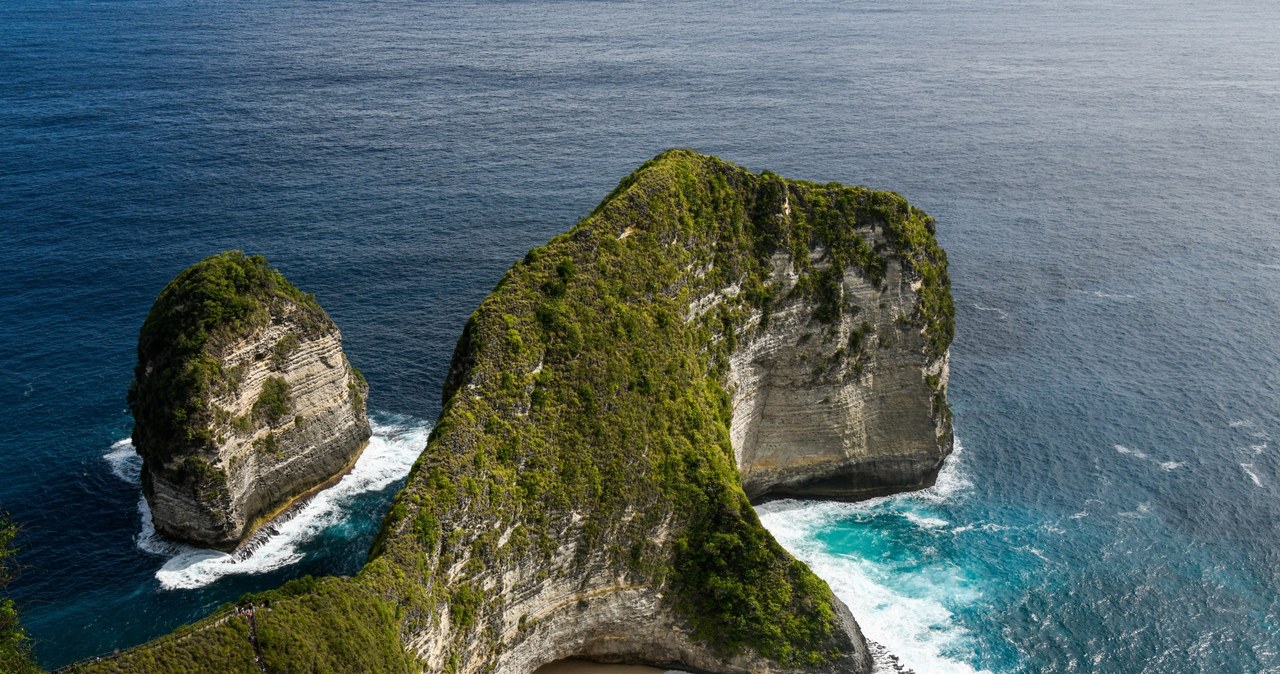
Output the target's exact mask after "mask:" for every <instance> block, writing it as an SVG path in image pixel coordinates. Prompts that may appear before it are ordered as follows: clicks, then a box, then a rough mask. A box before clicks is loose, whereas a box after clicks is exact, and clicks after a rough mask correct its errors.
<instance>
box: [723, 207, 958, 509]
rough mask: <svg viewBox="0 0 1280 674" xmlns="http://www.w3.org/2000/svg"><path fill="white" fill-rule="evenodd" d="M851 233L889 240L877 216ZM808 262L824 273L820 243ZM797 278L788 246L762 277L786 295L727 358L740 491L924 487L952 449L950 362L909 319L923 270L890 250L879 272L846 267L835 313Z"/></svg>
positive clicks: (841, 496) (864, 492)
mask: <svg viewBox="0 0 1280 674" xmlns="http://www.w3.org/2000/svg"><path fill="white" fill-rule="evenodd" d="M856 231H857V233H858V235H859V236H861V237H863V239H864V240H865V241H867V242H868V245H870V246H871V247H872V248H873V249H875V248H880V249H886V248H888V247H889V246H890V244H889V242H887V241H886V240H885V234H884V233H883V231H881V230H880V229H879V228H877V227H875V226H872V225H870V224H867V225H864V226H862V227H856ZM810 263H811V265H812V268H813V269H814V270H815V271H816V272H817V273H828V272H829V271H830V264H831V261H830V260H829V259H827V255H826V251H824V250H822V249H821V248H816V249H815V250H813V251H812V252H811V260H810ZM800 281H801V277H800V274H799V273H798V272H797V270H796V265H795V264H794V263H793V261H792V260H791V259H790V258H789V256H788V255H786V254H785V253H776V254H774V255H773V257H772V258H771V259H770V261H769V276H768V283H769V284H771V285H772V286H773V287H774V288H776V291H775V293H776V295H777V296H778V297H780V298H783V299H782V300H781V301H778V302H776V303H774V304H773V305H772V306H770V307H769V313H768V315H767V318H766V315H765V313H764V312H763V311H760V310H756V311H753V312H752V313H751V314H750V315H749V316H748V317H747V318H746V320H745V321H744V326H745V331H744V332H745V333H746V334H745V336H744V337H743V338H742V339H741V343H739V344H738V345H737V347H736V348H735V349H734V351H733V353H732V355H731V356H730V357H729V375H728V389H729V390H730V391H731V392H732V396H733V420H732V422H731V424H730V435H731V438H732V440H733V448H734V454H735V456H736V458H737V462H738V472H739V474H740V475H741V476H742V486H743V489H744V490H745V491H746V493H747V496H749V497H750V498H751V499H752V500H753V501H759V500H762V499H767V498H771V497H795V498H822V499H833V500H850V501H852V500H859V499H865V498H869V497H873V496H881V495H885V494H892V493H896V492H900V491H904V490H909V489H920V488H924V487H929V486H931V485H932V484H933V483H934V481H935V479H936V478H937V475H938V470H939V469H940V468H941V467H942V463H943V460H944V459H945V458H946V457H947V455H948V454H950V453H951V448H952V435H951V416H950V409H949V407H948V406H947V403H946V389H947V381H948V377H949V374H950V369H949V367H948V362H947V361H948V354H947V352H946V351H937V350H931V349H929V348H928V344H927V341H928V339H927V335H926V330H924V329H922V328H921V326H920V325H918V321H916V320H913V317H915V316H917V315H918V314H919V308H918V306H917V305H918V304H919V302H920V290H921V284H922V281H921V279H920V278H919V277H918V275H917V274H916V273H914V272H913V270H912V269H911V268H910V266H907V267H905V268H904V264H903V260H902V259H901V258H899V257H896V256H888V257H887V258H886V264H885V267H884V270H883V273H882V276H881V277H880V279H879V280H878V281H873V280H871V279H869V278H867V276H866V275H865V274H863V273H861V270H859V269H844V270H842V271H841V272H840V286H839V294H840V299H841V302H842V303H844V305H845V310H844V311H842V312H840V314H839V316H836V317H834V318H833V319H832V320H830V321H823V320H820V319H818V318H817V317H816V308H815V306H814V303H813V301H812V298H811V297H808V296H806V295H805V294H804V293H803V292H796V288H797V287H798V284H799V283H800ZM720 292H724V291H723V290H722V291H720ZM703 304H705V300H704V302H703ZM700 306H701V305H700Z"/></svg>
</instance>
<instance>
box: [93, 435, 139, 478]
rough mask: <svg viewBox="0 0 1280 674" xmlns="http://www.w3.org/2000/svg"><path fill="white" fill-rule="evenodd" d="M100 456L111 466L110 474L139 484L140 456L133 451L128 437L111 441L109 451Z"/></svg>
mask: <svg viewBox="0 0 1280 674" xmlns="http://www.w3.org/2000/svg"><path fill="white" fill-rule="evenodd" d="M102 458H103V460H104V461H106V462H107V466H109V467H110V468H111V474H112V475H115V476H116V477H118V478H120V479H121V480H124V481H125V482H128V483H130V484H141V480H142V457H140V456H138V453H137V452H135V451H133V443H132V442H130V441H129V438H125V439H123V440H117V441H115V442H114V443H112V445H111V451H110V452H107V454H106V456H103V457H102Z"/></svg>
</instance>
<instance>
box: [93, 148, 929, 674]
mask: <svg viewBox="0 0 1280 674" xmlns="http://www.w3.org/2000/svg"><path fill="white" fill-rule="evenodd" d="M953 313H954V309H953V306H952V304H951V297H950V290H949V286H948V281H947V275H946V257H945V255H944V254H943V252H942V251H941V249H940V248H938V246H937V243H936V241H935V240H934V237H933V225H932V220H931V219H930V218H929V217H928V216H926V215H925V214H924V213H922V212H920V211H919V210H917V209H915V208H912V207H910V206H909V205H908V204H907V203H906V202H905V200H903V199H902V198H901V197H900V196H898V195H896V194H892V193H887V192H876V191H872V190H867V189H862V188H852V187H844V186H841V185H837V184H834V183H832V184H826V185H821V184H816V183H806V182H800V181H789V180H783V179H781V178H779V177H777V176H775V175H772V174H768V173H765V174H759V175H757V174H753V173H751V172H748V171H746V170H744V169H741V168H739V167H736V166H733V165H732V164H728V163H725V162H722V161H720V160H718V159H715V158H712V157H705V156H700V155H697V154H694V153H692V152H689V151H685V150H673V151H669V152H666V153H663V154H662V155H660V156H659V157H657V158H655V159H654V160H652V161H650V162H648V163H646V164H645V165H644V166H642V167H641V168H640V169H639V170H637V171H636V172H635V173H633V174H632V175H631V176H629V177H628V178H626V179H625V180H623V181H622V183H621V184H620V185H619V186H618V188H617V189H616V190H614V192H613V193H611V194H610V195H609V196H608V197H607V198H606V199H605V201H604V202H603V203H602V204H601V205H600V206H599V207H597V208H596V210H595V211H594V212H592V213H591V214H590V215H589V216H588V217H587V218H585V219H584V220H583V221H582V222H580V223H579V224H578V225H577V226H576V227H574V228H573V229H572V230H570V231H569V232H567V233H566V234H564V235H561V236H558V237H556V238H555V239H553V240H552V241H551V242H550V243H548V244H547V245H546V246H543V247H541V248H538V249H535V250H533V251H531V252H530V253H529V254H528V255H527V256H526V257H525V259H524V260H523V261H522V262H520V263H517V264H516V265H515V266H514V267H512V269H511V270H510V271H509V272H508V273H507V274H506V275H505V276H504V277H503V279H502V280H501V282H499V284H498V286H497V287H496V288H495V289H494V291H493V292H492V293H491V294H490V295H489V297H487V298H486V299H485V301H484V302H483V303H482V304H481V306H480V307H479V309H477V311H476V312H475V314H474V315H473V316H472V318H471V320H470V321H468V323H467V326H466V328H465V329H464V331H463V335H462V337H461V339H460V340H459V343H458V346H457V350H456V352H455V354H454V359H453V363H452V366H451V369H450V372H449V375H448V378H447V381H446V383H445V390H444V403H445V404H444V410H443V412H442V413H441V417H440V419H439V421H438V422H437V424H436V426H435V429H434V431H433V432H432V435H431V439H430V441H429V443H428V445H427V447H426V449H425V450H424V452H423V455H422V457H421V458H420V460H419V461H418V463H417V464H416V465H415V467H414V469H413V472H412V474H411V475H410V477H409V480H408V483H407V484H406V486H405V488H404V489H403V490H402V491H401V492H400V494H398V495H397V497H396V499H395V502H394V504H393V506H392V508H391V512H390V513H389V514H388V516H387V518H386V520H385V521H384V523H383V529H382V532H381V534H380V535H379V538H378V541H377V542H376V543H375V545H374V549H373V551H372V552H371V553H370V561H369V563H368V564H367V565H366V566H365V568H364V569H363V570H362V571H361V572H360V574H358V575H357V576H356V577H354V578H328V579H320V580H310V579H307V580H303V581H298V582H294V583H290V584H289V585H287V586H286V587H285V588H282V589H281V590H278V591H273V592H268V593H264V594H261V595H258V596H256V597H250V598H246V599H245V600H243V601H244V603H245V604H246V605H249V604H251V605H252V607H253V609H254V610H253V614H252V616H251V617H245V614H243V613H236V612H233V611H227V612H224V613H221V614H219V615H216V616H213V617H210V618H209V619H206V620H205V621H203V622H202V623H199V624H197V625H195V626H192V627H190V628H186V629H184V630H183V631H181V632H179V633H175V634H174V635H172V636H169V637H165V638H162V639H160V640H158V641H157V642H154V643H152V644H149V645H145V646H142V647H139V648H138V649H134V650H133V651H130V652H128V653H125V654H124V655H122V656H121V657H119V658H116V659H112V660H109V661H106V662H104V663H101V664H97V665H86V666H84V667H83V668H82V669H83V671H94V672H98V671H130V672H169V671H181V670H182V669H183V668H184V667H185V668H190V667H191V663H192V662H196V661H197V659H196V654H199V660H198V662H199V663H200V666H201V667H204V668H205V670H206V671H246V672H251V671H262V670H260V669H259V667H261V668H263V669H265V670H266V671H379V672H390V671H397V672H400V671H402V672H415V671H427V672H449V673H451V674H479V673H480V672H497V673H498V674H530V672H533V671H534V670H535V669H536V668H537V667H539V666H541V665H543V664H545V663H548V662H551V661H554V660H557V659H560V658H565V657H570V656H580V657H587V658H591V659H595V660H599V661H605V662H630V663H642V664H652V665H659V666H670V667H676V668H680V669H686V670H689V671H698V672H705V673H708V674H731V673H732V674H746V673H748V672H768V673H771V674H801V673H807V674H818V673H819V672H821V673H824V674H853V673H859V674H861V673H863V672H867V671H868V670H869V669H870V658H869V655H868V650H867V645H866V643H865V641H864V639H863V637H862V634H861V632H860V631H859V629H858V626H857V624H856V623H855V621H854V618H853V615H852V613H851V612H850V611H849V609H848V608H847V607H845V606H844V604H843V603H842V602H841V601H840V600H839V599H837V598H836V597H835V596H834V595H833V594H832V593H831V590H830V589H829V588H828V586H827V585H826V583H824V582H823V581H822V580H821V579H819V578H817V577H816V576H814V575H813V573H812V572H811V571H810V570H809V569H808V568H807V567H806V566H805V565H804V564H801V563H800V562H798V561H796V560H795V559H794V558H792V557H791V555H790V554H788V553H787V552H786V551H785V550H783V549H782V548H781V547H780V546H779V545H778V544H777V542H776V541H774V539H773V537H772V536H771V535H770V534H769V533H768V532H767V531H766V530H765V529H764V528H763V527H762V526H761V525H760V522H759V520H758V518H757V517H756V514H755V512H754V510H753V509H752V507H751V505H750V502H749V500H748V492H749V493H750V494H751V495H752V496H755V497H766V496H768V495H769V494H796V495H822V496H827V495H838V496H841V497H845V498H855V497H858V496H861V495H866V494H871V493H882V492H884V491H888V490H892V489H902V488H911V487H915V486H919V485H923V484H927V483H928V482H929V481H930V480H931V479H932V476H933V474H934V472H935V471H936V470H937V466H938V462H939V461H940V460H941V458H942V456H944V455H945V454H946V452H947V451H948V449H949V446H950V430H949V424H950V421H949V416H948V413H947V408H946V397H945V391H946V389H945V386H946V353H947V347H948V345H949V344H950V340H951V334H952V322H951V321H952V316H953ZM744 486H745V487H746V490H745V491H744ZM853 608H854V610H855V611H856V610H857V608H858V607H857V606H854V607H853Z"/></svg>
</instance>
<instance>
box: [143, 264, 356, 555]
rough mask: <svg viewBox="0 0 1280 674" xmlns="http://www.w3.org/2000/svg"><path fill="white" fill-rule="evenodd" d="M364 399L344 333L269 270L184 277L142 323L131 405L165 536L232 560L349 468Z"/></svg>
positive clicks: (147, 488) (240, 267)
mask: <svg viewBox="0 0 1280 674" xmlns="http://www.w3.org/2000/svg"><path fill="white" fill-rule="evenodd" d="M367 390H368V388H367V386H366V384H365V383H364V381H363V378H362V377H360V375H359V374H358V372H356V371H355V370H354V369H353V368H352V367H351V365H350V363H348V362H347V358H346V356H345V355H343V353H342V336H341V334H340V333H339V332H338V328H337V326H335V325H334V324H333V321H331V320H330V319H329V317H328V316H327V315H326V314H325V313H324V311H323V310H321V309H320V307H319V306H317V305H316V304H315V301H314V300H313V299H311V298H310V297H309V296H306V295H304V294H302V293H301V292H299V291H298V290H297V289H296V288H293V286H291V285H289V284H288V282H287V281H285V280H284V278H283V277H282V276H280V274H279V273H278V272H276V271H274V270H271V269H269V268H267V266H266V262H265V260H263V259H262V258H260V257H245V256H243V255H241V254H240V253H238V252H232V253H223V254H221V255H216V256H214V257H211V258H208V259H206V260H204V261H202V262H199V263H197V264H196V265H193V266H192V267H190V268H188V269H187V270H185V271H184V272H182V274H180V275H179V276H178V277H177V278H175V279H174V281H173V282H171V283H170V284H169V285H168V286H167V287H166V288H165V289H164V290H163V291H162V292H161V294H160V297H159V298H158V299H157V300H156V304H155V306H154V307H153V308H152V311H151V314H150V315H149V316H148V317H147V321H146V323H145V324H144V326H143V329H142V334H141V338H140V340H139V347H138V367H137V376H136V381H135V385H134V388H133V392H132V396H131V405H132V408H133V412H134V417H135V420H136V425H135V428H134V433H133V441H134V446H135V447H136V448H137V449H138V453H139V454H141V455H142V457H143V490H144V493H145V495H146V497H147V501H148V503H149V505H150V507H151V514H152V520H153V522H154V523H155V526H156V530H157V531H159V532H160V533H162V534H165V535H166V536H169V537H171V538H175V539H178V540H183V541H188V542H191V543H195V544H197V545H202V546H208V547H214V548H220V549H231V548H234V547H235V546H236V545H237V544H238V543H239V542H240V541H242V540H243V539H244V538H245V537H246V536H247V535H249V533H251V531H252V530H253V528H254V527H255V526H256V525H257V524H259V523H261V522H262V521H264V520H265V519H267V518H269V517H271V516H272V515H274V514H275V513H277V512H278V511H279V510H280V509H281V508H283V507H285V506H287V505H288V504H289V503H290V502H291V501H293V500H294V499H295V498H297V497H298V496H300V495H302V494H304V493H306V492H308V491H310V490H313V489H315V488H317V487H319V486H322V485H324V484H325V483H326V482H328V481H329V480H331V479H332V478H335V477H337V476H339V475H341V474H342V473H343V472H345V471H346V469H347V468H348V467H350V465H351V464H352V463H353V462H354V461H355V459H356V457H357V456H358V455H359V452H360V450H361V448H362V447H363V445H364V442H365V441H366V440H367V439H368V438H369V435H370V430H369V422H368V420H367V419H366V418H365V405H364V397H365V395H366V393H367Z"/></svg>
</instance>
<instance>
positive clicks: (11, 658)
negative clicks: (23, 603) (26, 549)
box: [0, 515, 41, 674]
mask: <svg viewBox="0 0 1280 674" xmlns="http://www.w3.org/2000/svg"><path fill="white" fill-rule="evenodd" d="M17 535H18V528H17V527H16V526H14V524H13V522H11V521H10V520H9V517H8V516H7V515H0V593H2V592H4V589H5V588H6V587H8V585H9V582H10V581H11V580H13V574H14V558H13V557H14V555H15V554H16V552H17V551H16V550H15V549H14V548H13V547H12V543H13V539H14V537H15V536H17ZM39 671H41V670H40V668H39V667H37V666H36V665H35V664H34V663H33V662H32V661H31V641H30V639H28V638H27V633H26V631H25V630H23V629H22V624H21V623H19V622H18V609H17V607H15V606H14V605H13V600H12V599H9V598H8V597H5V596H3V595H0V672H5V674H35V673H36V672H39Z"/></svg>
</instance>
